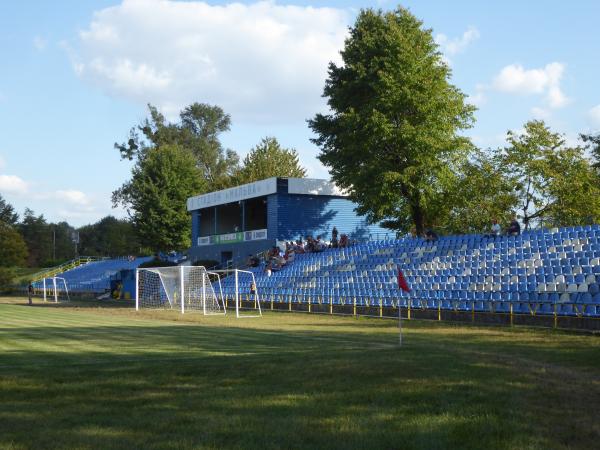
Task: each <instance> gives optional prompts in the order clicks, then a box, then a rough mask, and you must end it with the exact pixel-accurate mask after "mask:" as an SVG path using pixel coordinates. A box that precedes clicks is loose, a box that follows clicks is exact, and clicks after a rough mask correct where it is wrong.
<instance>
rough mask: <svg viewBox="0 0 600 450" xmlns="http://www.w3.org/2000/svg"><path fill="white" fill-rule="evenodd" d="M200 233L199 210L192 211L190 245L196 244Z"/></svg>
mask: <svg viewBox="0 0 600 450" xmlns="http://www.w3.org/2000/svg"><path fill="white" fill-rule="evenodd" d="M199 234H200V211H199V210H196V211H192V247H194V246H196V245H198V236H199Z"/></svg>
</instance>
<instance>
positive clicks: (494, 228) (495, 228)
mask: <svg viewBox="0 0 600 450" xmlns="http://www.w3.org/2000/svg"><path fill="white" fill-rule="evenodd" d="M501 232H502V227H501V226H500V224H499V223H498V219H493V220H492V225H491V226H490V232H489V233H488V234H485V235H484V236H485V237H496V236H500V233H501Z"/></svg>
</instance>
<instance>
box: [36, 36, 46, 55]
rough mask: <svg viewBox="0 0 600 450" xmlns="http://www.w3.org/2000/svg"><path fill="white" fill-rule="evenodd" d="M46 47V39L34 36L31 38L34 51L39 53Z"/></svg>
mask: <svg viewBox="0 0 600 450" xmlns="http://www.w3.org/2000/svg"><path fill="white" fill-rule="evenodd" d="M47 45H48V41H46V39H44V38H43V37H41V36H36V37H34V38H33V46H34V47H35V49H36V50H38V51H40V52H41V51H43V50H45V49H46V46H47Z"/></svg>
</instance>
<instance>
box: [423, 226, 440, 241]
mask: <svg viewBox="0 0 600 450" xmlns="http://www.w3.org/2000/svg"><path fill="white" fill-rule="evenodd" d="M437 240H438V235H437V234H436V233H435V232H434V231H433V230H431V229H430V230H427V231H426V232H425V241H427V242H435V241H437Z"/></svg>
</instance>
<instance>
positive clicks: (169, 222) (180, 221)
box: [113, 144, 207, 251]
mask: <svg viewBox="0 0 600 450" xmlns="http://www.w3.org/2000/svg"><path fill="white" fill-rule="evenodd" d="M206 185H207V181H206V179H205V178H204V177H203V176H202V173H201V170H200V169H199V168H198V167H197V166H196V164H195V157H194V155H193V154H192V153H191V152H190V151H189V150H188V149H186V148H182V147H180V146H178V145H172V144H164V145H161V146H158V147H154V148H149V149H147V151H145V152H144V155H143V156H142V157H140V158H138V160H137V162H136V164H135V166H134V167H133V169H132V177H131V180H130V181H128V182H127V183H125V184H124V185H123V186H122V187H121V188H120V189H119V190H118V191H116V192H115V193H114V194H113V203H114V204H115V205H116V204H119V203H120V204H122V205H123V206H124V207H125V208H126V209H127V210H128V212H129V213H130V215H131V218H132V222H133V225H134V227H135V229H136V231H137V233H138V236H139V239H140V241H141V243H142V245H144V246H146V247H148V248H150V249H152V250H154V251H169V250H182V249H185V248H187V247H189V246H190V242H191V221H190V218H189V216H188V213H187V208H186V205H187V199H188V197H191V196H194V195H197V194H199V193H201V192H206Z"/></svg>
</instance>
